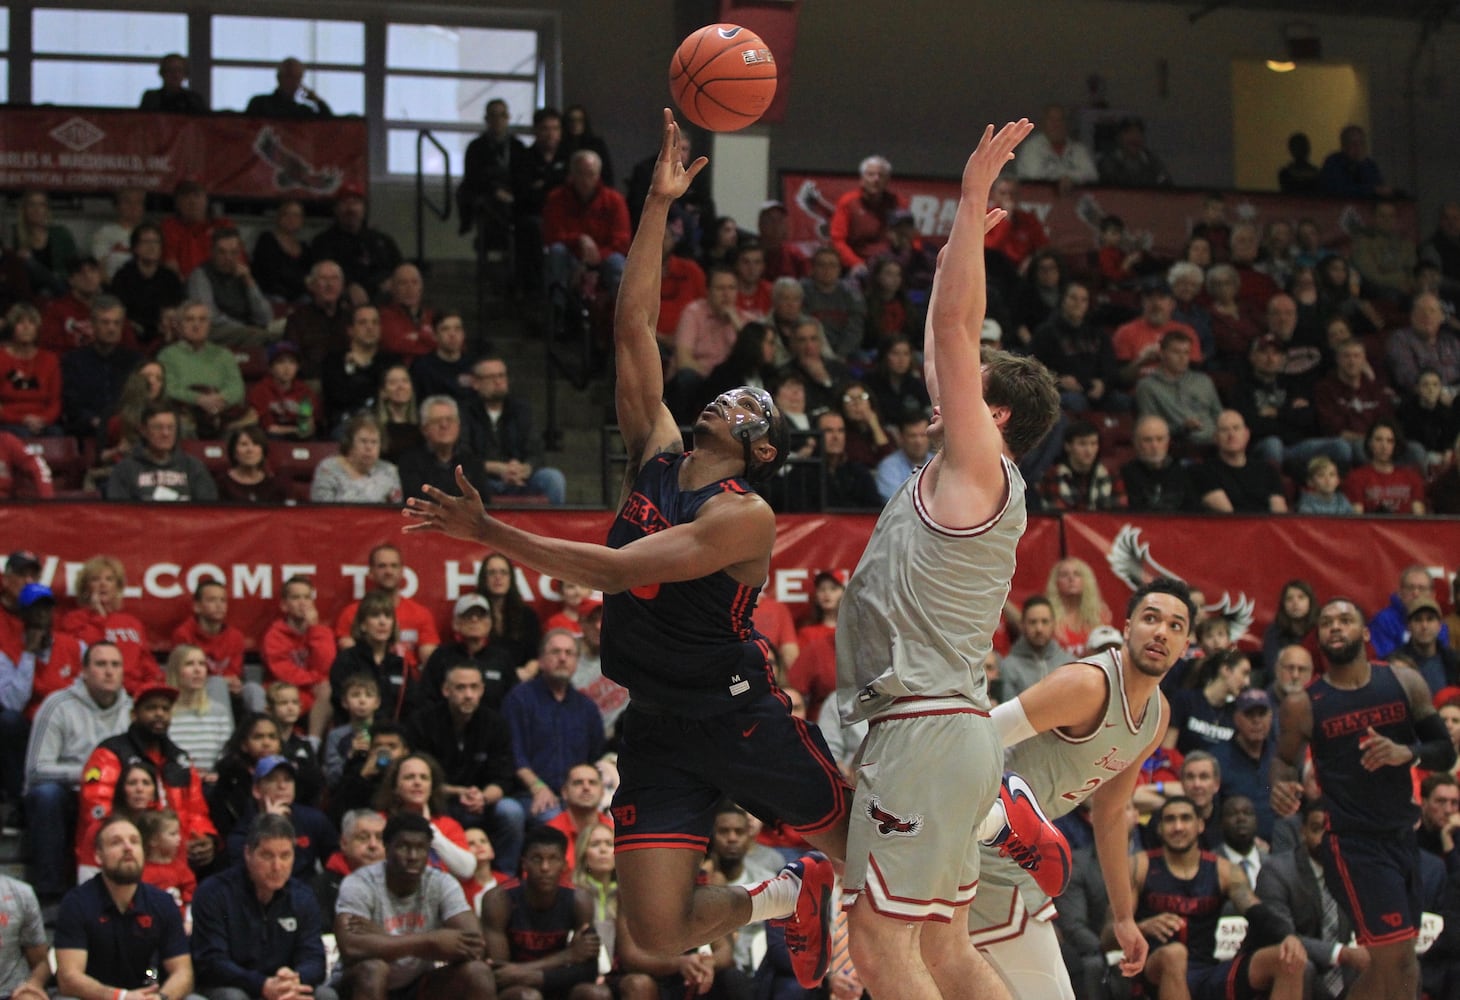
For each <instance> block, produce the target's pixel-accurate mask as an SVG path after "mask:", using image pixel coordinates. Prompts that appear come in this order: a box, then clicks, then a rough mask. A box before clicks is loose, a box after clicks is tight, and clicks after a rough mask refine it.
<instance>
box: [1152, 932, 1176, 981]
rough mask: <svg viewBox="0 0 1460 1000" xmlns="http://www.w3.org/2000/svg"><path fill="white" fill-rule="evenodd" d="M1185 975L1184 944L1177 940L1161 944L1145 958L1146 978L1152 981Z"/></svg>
mask: <svg viewBox="0 0 1460 1000" xmlns="http://www.w3.org/2000/svg"><path fill="white" fill-rule="evenodd" d="M1178 976H1179V977H1183V978H1184V977H1185V976H1186V945H1184V944H1182V943H1181V942H1179V941H1173V942H1172V943H1171V944H1168V945H1163V946H1162V947H1160V948H1157V949H1156V950H1155V951H1153V952H1151V957H1150V958H1149V959H1147V960H1146V978H1148V979H1150V980H1152V981H1153V982H1160V981H1162V980H1166V979H1173V978H1175V977H1178Z"/></svg>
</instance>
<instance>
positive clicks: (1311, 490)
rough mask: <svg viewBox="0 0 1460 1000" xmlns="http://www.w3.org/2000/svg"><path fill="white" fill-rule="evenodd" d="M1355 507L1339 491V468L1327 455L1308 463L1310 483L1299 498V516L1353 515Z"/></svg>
mask: <svg viewBox="0 0 1460 1000" xmlns="http://www.w3.org/2000/svg"><path fill="white" fill-rule="evenodd" d="M1353 512H1354V505H1353V504H1352V503H1350V502H1349V499H1348V497H1346V496H1344V495H1343V494H1342V493H1340V492H1339V491H1338V466H1337V465H1336V464H1334V461H1333V459H1331V458H1329V457H1328V456H1326V455H1317V456H1315V457H1314V458H1312V459H1310V460H1309V461H1308V481H1307V485H1306V487H1305V488H1304V490H1303V494H1302V496H1300V497H1298V513H1299V514H1352V513H1353Z"/></svg>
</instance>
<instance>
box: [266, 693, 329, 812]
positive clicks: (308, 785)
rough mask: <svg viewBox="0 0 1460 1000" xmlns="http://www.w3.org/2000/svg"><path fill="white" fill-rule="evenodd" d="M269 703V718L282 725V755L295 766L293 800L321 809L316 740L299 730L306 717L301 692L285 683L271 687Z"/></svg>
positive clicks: (322, 784)
mask: <svg viewBox="0 0 1460 1000" xmlns="http://www.w3.org/2000/svg"><path fill="white" fill-rule="evenodd" d="M268 699H269V714H270V715H272V716H273V717H274V721H275V722H277V723H278V724H279V739H280V740H281V746H280V748H279V755H280V756H282V757H286V758H288V760H289V762H290V763H292V764H293V765H294V782H295V792H294V797H295V799H296V800H297V801H299V802H303V803H304V804H305V805H307V806H314V807H315V808H318V807H319V797H320V794H321V793H322V792H323V791H324V771H323V770H322V769H321V768H320V766H319V758H318V757H317V756H316V754H315V749H314V747H315V744H314V741H313V739H312V738H311V737H309V736H307V735H305V733H304V732H303V731H302V730H301V729H300V728H299V717H300V715H301V714H303V703H302V701H301V700H300V696H299V688H297V687H296V686H294V685H293V684H289V683H286V682H284V681H275V682H274V683H273V684H270V685H269V687H268Z"/></svg>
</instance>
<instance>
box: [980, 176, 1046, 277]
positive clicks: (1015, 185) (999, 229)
mask: <svg viewBox="0 0 1460 1000" xmlns="http://www.w3.org/2000/svg"><path fill="white" fill-rule="evenodd" d="M989 207H990V208H1002V209H1003V210H1004V211H1005V212H1007V213H1008V216H1007V217H1006V218H1005V219H1004V221H1003V222H1000V223H999V224H998V225H997V226H995V227H994V228H993V229H991V230H990V231H989V232H988V233H987V234H986V235H985V236H984V246H986V247H987V248H988V249H990V250H997V251H998V252H999V253H1001V254H1003V255H1004V256H1005V257H1006V258H1008V260H1009V263H1011V264H1013V265H1014V267H1015V268H1016V269H1017V270H1018V272H1019V273H1020V274H1021V275H1022V274H1023V273H1024V272H1025V271H1026V270H1027V269H1028V267H1029V258H1030V256H1031V255H1032V254H1033V253H1034V251H1036V250H1038V249H1039V248H1040V247H1042V246H1044V245H1046V244H1047V243H1049V234H1048V233H1047V232H1045V230H1044V224H1043V223H1042V222H1040V221H1039V218H1038V217H1037V216H1036V215H1035V214H1034V213H1033V212H1026V211H1024V210H1023V209H1022V208H1020V207H1019V182H1018V181H1017V180H1016V179H1014V178H1013V177H1002V178H1000V179H999V180H997V181H995V182H994V186H993V190H991V191H990V192H989Z"/></svg>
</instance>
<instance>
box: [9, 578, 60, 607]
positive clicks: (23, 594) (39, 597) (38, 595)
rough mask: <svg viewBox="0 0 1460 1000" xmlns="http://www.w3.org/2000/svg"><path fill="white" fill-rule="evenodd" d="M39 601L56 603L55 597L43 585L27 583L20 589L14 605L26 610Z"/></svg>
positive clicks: (48, 588)
mask: <svg viewBox="0 0 1460 1000" xmlns="http://www.w3.org/2000/svg"><path fill="white" fill-rule="evenodd" d="M39 601H50V602H51V603H52V604H54V603H56V595H55V594H53V593H51V588H50V587H47V586H46V585H45V584H44V583H27V584H26V585H25V586H24V587H21V588H20V596H19V597H17V598H16V599H15V603H16V604H18V605H20V606H21V607H22V608H28V607H30V606H31V605H32V604H36V603H37V602H39Z"/></svg>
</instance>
